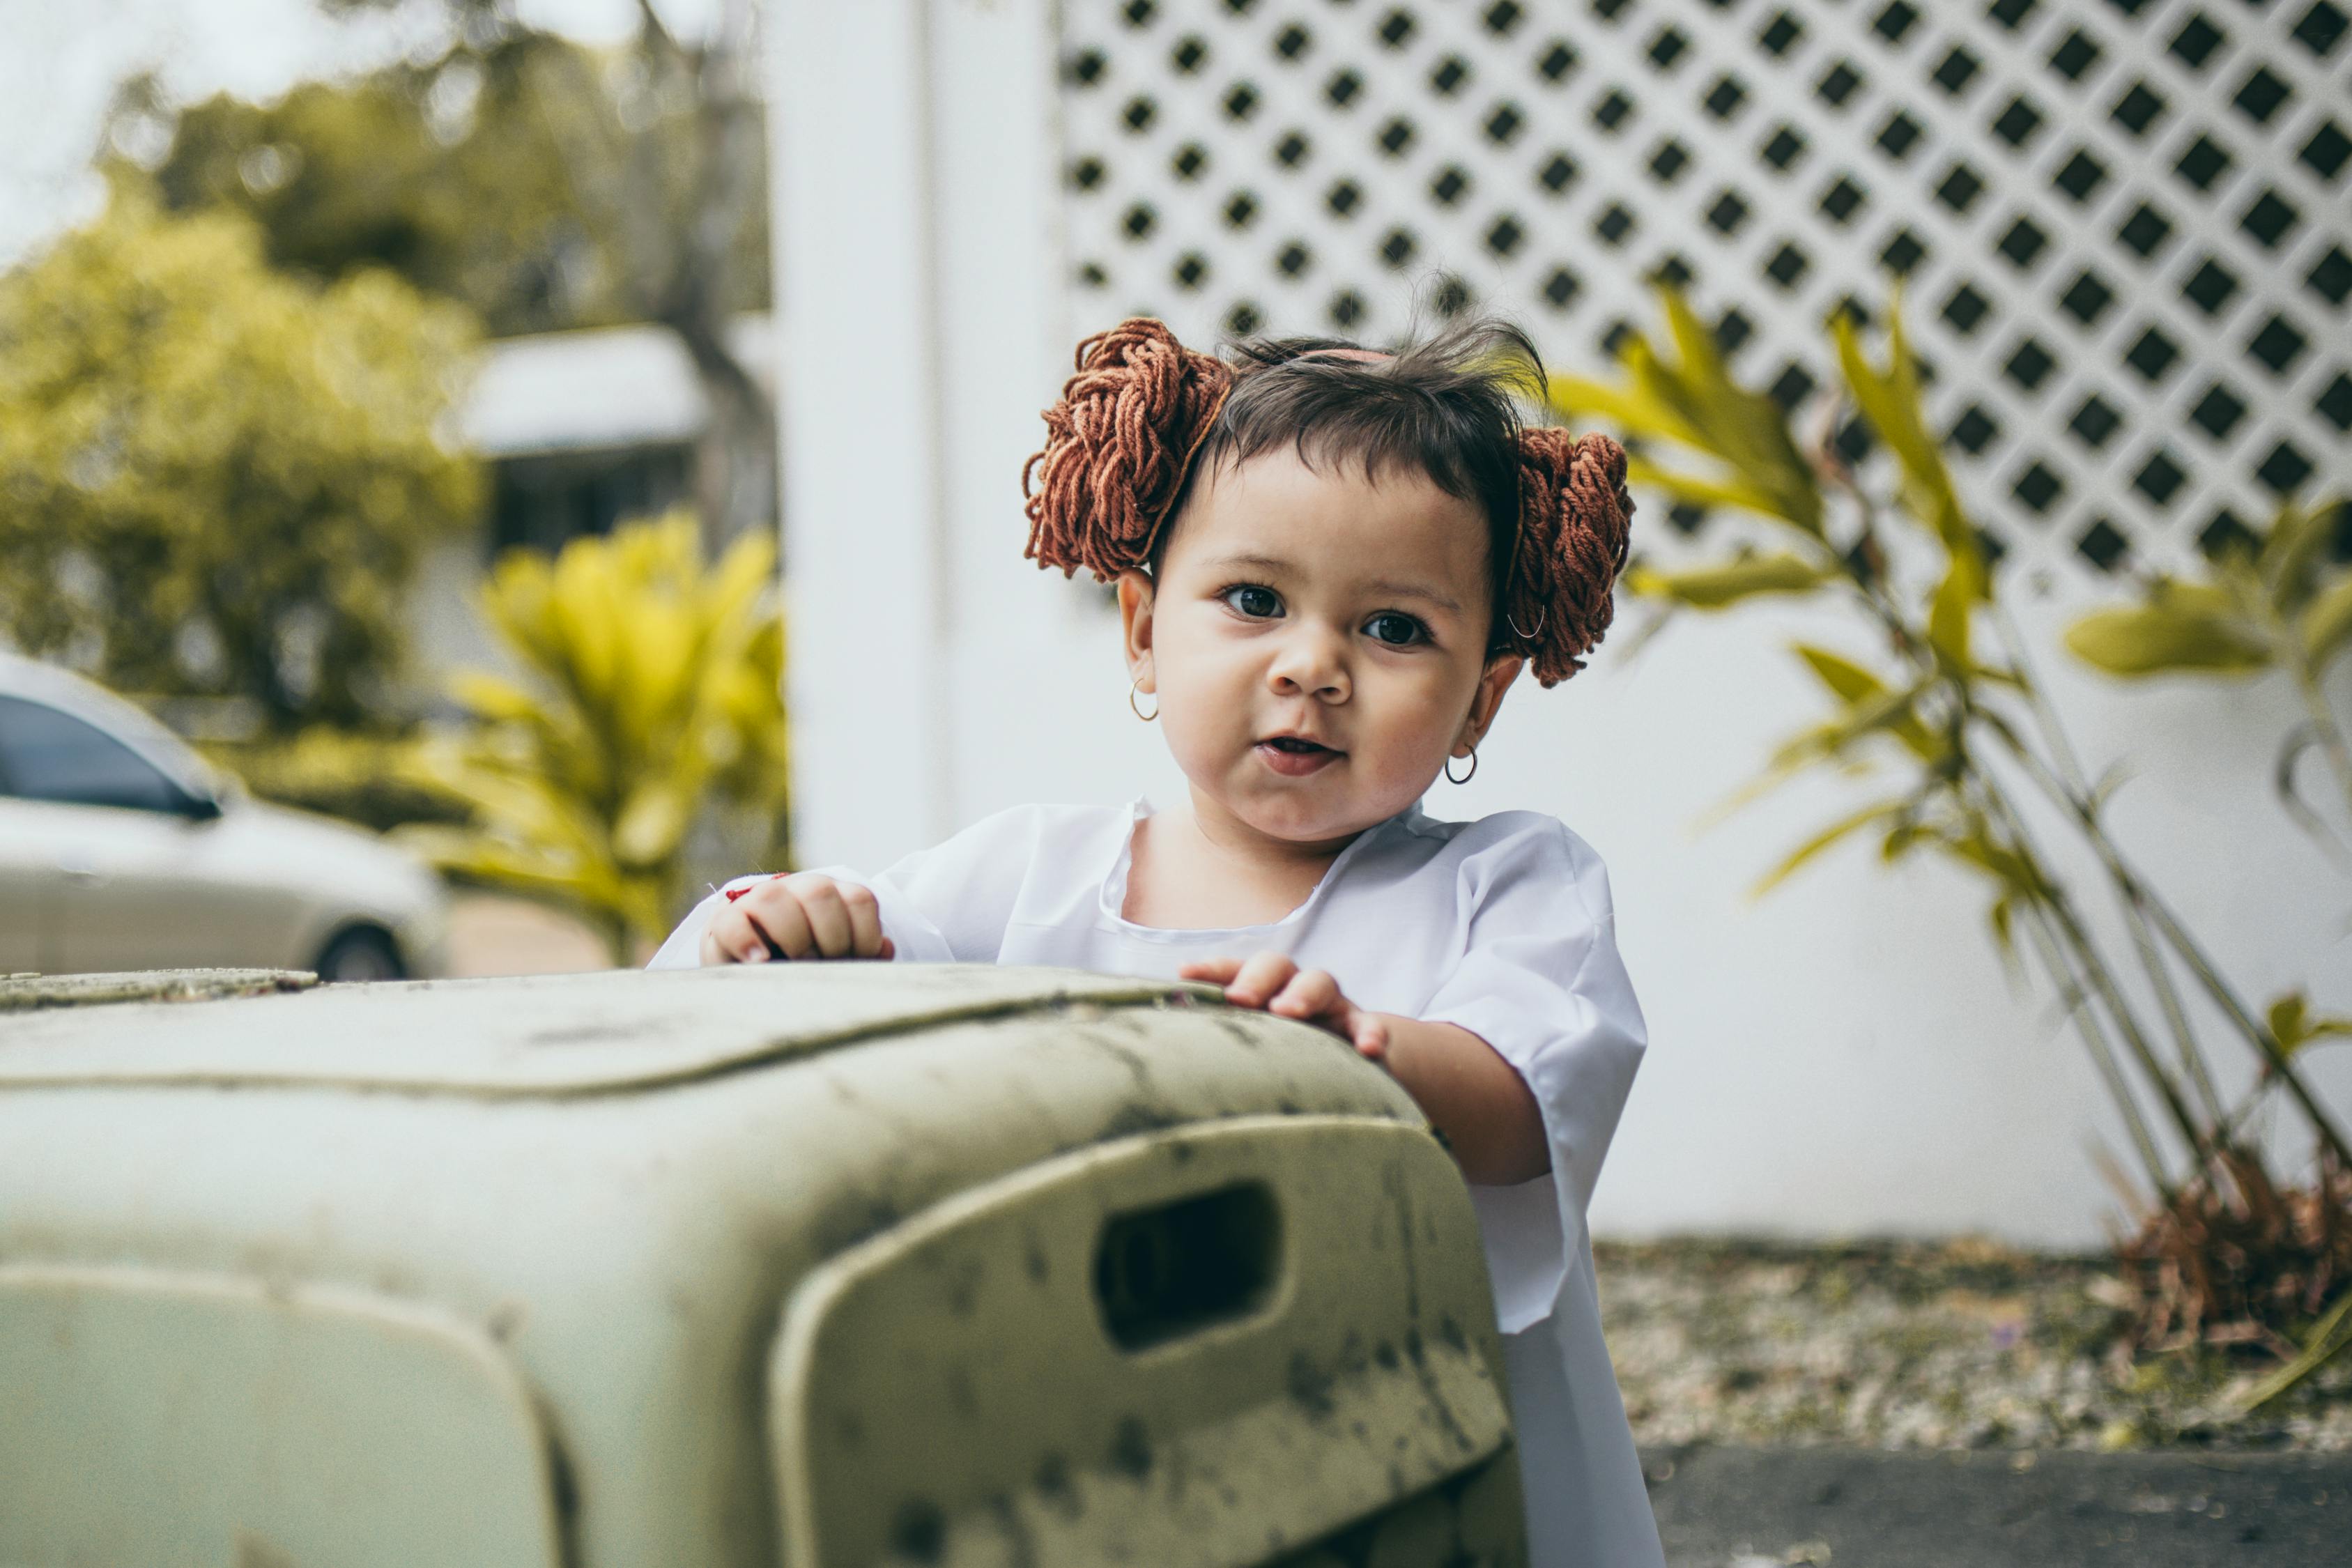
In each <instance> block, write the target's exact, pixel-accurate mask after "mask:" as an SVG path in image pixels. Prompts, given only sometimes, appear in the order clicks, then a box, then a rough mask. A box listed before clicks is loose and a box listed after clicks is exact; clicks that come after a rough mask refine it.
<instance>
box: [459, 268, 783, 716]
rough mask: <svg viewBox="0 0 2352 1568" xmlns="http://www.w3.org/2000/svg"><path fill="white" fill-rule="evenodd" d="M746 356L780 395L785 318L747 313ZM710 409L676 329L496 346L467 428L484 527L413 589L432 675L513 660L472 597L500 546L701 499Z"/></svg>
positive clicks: (470, 403) (736, 333) (473, 390)
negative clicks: (481, 491)
mask: <svg viewBox="0 0 2352 1568" xmlns="http://www.w3.org/2000/svg"><path fill="white" fill-rule="evenodd" d="M732 339H733V347H734V350H735V353H737V355H738V356H739V357H740V358H741V360H742V361H743V363H746V364H749V365H751V366H753V367H755V369H756V370H757V372H758V373H759V374H761V376H762V378H763V380H765V382H766V384H767V386H768V390H769V394H770V395H771V396H772V395H774V392H775V384H774V378H773V366H774V365H775V363H776V356H775V344H774V325H773V322H772V321H771V320H770V318H768V317H767V316H764V315H746V316H742V317H740V318H738V319H737V320H736V321H735V323H734V327H733V332H732ZM709 424H710V409H709V400H708V398H707V397H706V396H705V395H704V393H703V389H702V384H701V382H700V381H699V380H698V378H697V376H696V375H695V373H694V365H693V363H692V361H691V360H689V359H688V356H687V353H686V350H685V348H684V347H683V346H682V345H681V344H680V343H679V342H678V340H677V335H676V334H675V333H673V332H671V331H668V330H667V328H663V327H657V326H650V325H637V326H626V327H604V328H598V329H595V330H593V331H575V332H542V333H539V334H536V335H534V336H530V337H521V338H505V339H500V340H498V341H496V342H491V343H489V344H488V346H487V347H486V348H485V349H484V351H483V354H482V359H481V363H480V365H479V367H478V369H477V371H476V373H475V375H474V379H473V382H472V384H470V385H469V386H468V388H467V395H466V398H465V402H464V404H463V405H462V406H461V408H460V410H459V416H458V429H459V433H460V436H461V438H462V439H463V440H464V441H465V443H466V445H467V447H469V448H470V449H471V450H472V451H473V452H474V453H476V454H477V455H478V456H479V457H480V458H483V459H484V461H485V462H486V463H487V464H488V467H489V470H490V479H491V484H490V500H489V505H488V509H487V510H486V511H485V512H484V515H483V520H482V527H481V531H480V532H479V533H478V536H476V537H474V538H472V539H467V540H462V541H458V542H453V543H451V544H447V545H444V546H442V547H441V548H440V549H439V550H437V551H436V552H434V554H433V555H432V556H431V557H430V558H429V559H428V560H427V561H426V562H425V566H424V569H423V571H422V572H421V574H420V576H419V583H418V589H417V592H416V594H415V596H414V605H415V609H414V612H413V613H414V615H415V617H416V626H417V636H416V647H417V649H418V651H419V654H420V655H421V657H422V659H423V661H424V663H425V667H426V669H427V671H428V672H435V671H442V670H448V669H453V668H461V667H465V666H468V665H484V664H488V665H490V666H492V667H499V666H501V665H502V664H503V662H504V656H503V655H502V654H501V653H500V652H499V649H498V647H497V645H496V643H495V642H494V640H493V639H492V638H491V637H489V635H488V632H487V631H486V630H485V629H484V627H483V626H482V625H481V622H480V619H479V617H478V616H476V615H475V614H474V611H473V607H472V604H471V595H472V590H473V588H474V585H475V584H476V583H477V582H478V580H479V579H480V577H481V574H482V573H483V572H484V570H486V569H487V568H488V565H489V563H491V562H492V561H495V560H496V559H497V558H498V556H499V553H500V552H504V551H507V550H511V549H515V548H517V547H527V548H530V549H534V550H541V551H546V552H555V551H558V550H561V549H562V547H563V545H564V544H565V543H566V542H568V541H570V540H572V539H577V538H580V537H582V536H583V535H590V534H602V533H605V532H609V531H611V529H612V527H613V525H614V523H616V522H620V521H625V520H627V519H630V518H637V517H646V516H649V515H651V514H653V513H656V512H658V511H661V510H664V509H666V508H667V507H670V506H674V505H679V504H684V503H689V502H691V501H692V500H693V499H694V449H695V445H696V443H697V442H698V441H699V440H701V439H702V437H703V436H704V435H705V433H706V432H707V431H708V429H709Z"/></svg>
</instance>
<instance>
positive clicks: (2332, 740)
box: [2066, 501, 2352, 861]
mask: <svg viewBox="0 0 2352 1568" xmlns="http://www.w3.org/2000/svg"><path fill="white" fill-rule="evenodd" d="M2347 531H2352V506H2347V504H2346V503H2344V502H2341V501H2331V502H2326V503H2323V504H2320V505H2317V506H2310V507H2306V506H2301V505H2297V504H2295V503H2294V502H2289V503H2288V504H2287V505H2286V506H2284V507H2282V508H2281V509H2280V510H2279V513H2278V516H2277V517H2276V518H2275V519H2273V521H2272V523H2271V527H2270V531H2269V532H2267V533H2265V534H2263V536H2262V537H2261V538H2260V539H2259V540H2257V541H2255V542H2254V543H2253V545H2252V547H2251V548H2247V549H2232V550H2229V551H2225V552H2222V554H2221V558H2220V559H2219V560H2217V561H2215V562H2213V563H2212V564H2211V566H2210V570H2209V572H2208V574H2207V580H2206V581H2203V582H2188V583H2184V582H2179V581H2177V580H2175V579H2173V578H2169V577H2162V576H2158V577H2154V578H2151V579H2150V580H2149V581H2148V582H2147V584H2146V585H2145V587H2144V589H2143V591H2142V595H2141V598H2140V602H2139V603H2138V604H2136V605H2116V606H2114V607H2111V608H2108V609H2104V610H2095V611H2093V612H2092V613H2091V614H2089V615H2087V616H2084V617H2082V618H2081V619H2080V620H2078V621H2076V622H2075V623H2074V625H2073V626H2071V627H2069V628H2068V629H2067V632H2066V646H2067V647H2068V648H2070V649H2071V650H2073V652H2074V656H2075V657H2076V658H2080V659H2082V660H2083V661H2084V663H2086V664H2090V665H2093V666H2095V667H2096V668H2100V669H2103V670H2105V671H2106V672H2107V673H2108V674H2110V675H2115V676H2121V677H2125V678H2127V679H2144V678H2147V677H2149V676H2158V675H2204V676H2211V675H2250V674H2254V673H2257V672H2260V671H2264V670H2279V671H2284V673H2285V674H2286V675H2287V676H2289V677H2290V678H2291V679H2293V681H2294V688H2295V690H2296V692H2297V693H2298V694H2299V695H2300V696H2301V698H2302V700H2303V705H2304V712H2305V718H2304V720H2303V721H2302V722H2301V723H2299V724H2297V725H2295V726H2294V728H2293V729H2292V730H2290V731H2288V732H2287V734H2286V737H2285V739H2284V741H2282V742H2280V745H2279V752H2278V761H2277V766H2276V770H2275V773H2274V782H2275V784H2276V786H2277V789H2278V795H2279V800H2280V803H2281V804H2282V805H2284V806H2285V807H2286V808H2287V810H2288V811H2289V812H2290V813H2292V814H2293V815H2294V818H2295V820H2296V821H2297V822H2299V823H2301V824H2302V825H2303V827H2304V829H2305V831H2306V832H2308V833H2310V834H2311V835H2312V836H2313V837H2315V838H2317V839H2318V840H2319V841H2320V842H2321V843H2322V844H2324V845H2326V846H2327V847H2329V848H2331V849H2333V850H2336V852H2337V853H2338V854H2339V855H2341V856H2343V857H2344V858H2346V859H2347V861H2352V845H2347V843H2346V841H2345V832H2344V830H2343V829H2340V828H2336V827H2332V826H2329V825H2328V822H2327V819H2326V815H2325V814H2324V813H2322V812H2321V811H2320V810H2319V808H2317V807H2316V806H2315V805H2312V803H2311V802H2310V801H2309V800H2307V799H2305V796H2304V795H2303V794H2302V792H2301V791H2300V790H2299V789H2297V787H2296V784H2295V772H2296V763H2299V762H2300V761H2301V760H2302V758H2303V757H2304V756H2305V754H2307V753H2309V752H2318V753H2319V755H2320V757H2321V758H2322V759H2323V760H2324V761H2325V762H2326V764H2327V766H2328V768H2329V770H2330V771H2331V772H2332V773H2334V775H2335V778H2336V787H2337V789H2338V791H2339V792H2340V793H2341V795H2342V796H2343V800H2344V805H2345V808H2346V811H2347V816H2346V817H2345V821H2346V822H2347V824H2352V741H2347V737H2346V735H2345V732H2344V726H2343V724H2342V723H2341V722H2340V721H2338V720H2337V719H2336V710H2335V709H2334V708H2333V707H2332V706H2330V705H2329V702H2328V700H2327V690H2326V680H2327V672H2328V669H2329V668H2330V666H2332V665H2333V664H2335V662H2336V660H2337V659H2339V658H2343V657H2344V655H2345V654H2346V653H2347V651H2352V561H2347V559H2346V555H2347V552H2345V551H2343V550H2341V549H2339V548H2337V546H2338V545H2339V544H2340V543H2342V542H2345V541H2346V540H2347Z"/></svg>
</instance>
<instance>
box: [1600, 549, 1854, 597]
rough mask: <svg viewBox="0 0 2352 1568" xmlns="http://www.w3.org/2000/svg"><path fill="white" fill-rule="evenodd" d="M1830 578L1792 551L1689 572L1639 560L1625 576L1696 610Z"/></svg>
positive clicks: (1630, 583) (1631, 584)
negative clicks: (1651, 564) (1660, 567)
mask: <svg viewBox="0 0 2352 1568" xmlns="http://www.w3.org/2000/svg"><path fill="white" fill-rule="evenodd" d="M1828 580H1829V574H1828V572H1827V571H1825V570H1824V569H1823V568H1822V567H1819V566H1816V565H1814V564H1813V563H1811V562H1808V561H1805V560H1803V559H1801V558H1800V557H1798V556H1795V555H1790V554H1787V553H1774V554H1770V555H1751V556H1748V557H1746V558H1745V559H1742V560H1736V561H1727V562H1725V563H1722V564H1720V565H1716V566H1700V567H1694V568H1692V569H1690V570H1688V571H1684V572H1660V571H1658V570H1656V569H1654V568H1653V567H1650V566H1647V565H1636V566H1633V567H1631V568H1629V569H1628V570H1627V571H1626V573H1625V579H1624V581H1625V586H1626V587H1627V588H1628V589H1629V590H1631V591H1632V592H1633V593H1635V594H1639V595H1643V597H1645V598H1654V599H1672V600H1674V601H1675V603H1677V604H1681V605H1689V606H1690V607H1691V608H1693V609H1695V610H1719V609H1722V608H1723V607H1724V606H1726V605H1736V604H1738V602H1739V601H1740V600H1742V599H1752V598H1754V597H1756V596H1757V595H1759V594H1803V593H1810V592H1811V591H1812V590H1813V589H1815V588H1818V587H1820V586H1821V585H1822V584H1823V583H1825V582H1827V581H1828Z"/></svg>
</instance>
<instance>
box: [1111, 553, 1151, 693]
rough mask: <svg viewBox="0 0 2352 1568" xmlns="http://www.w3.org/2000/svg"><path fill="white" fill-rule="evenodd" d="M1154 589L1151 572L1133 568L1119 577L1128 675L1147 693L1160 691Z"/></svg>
mask: <svg viewBox="0 0 2352 1568" xmlns="http://www.w3.org/2000/svg"><path fill="white" fill-rule="evenodd" d="M1151 586H1152V584H1151V576H1150V574H1149V573H1147V572H1139V571H1138V570H1136V569H1135V568H1133V567H1129V569H1128V570H1126V571H1124V572H1122V573H1120V574H1118V628H1119V636H1120V640H1121V642H1122V644H1123V645H1124V646H1125V647H1126V649H1127V668H1128V673H1129V674H1130V675H1132V676H1134V677H1135V679H1136V683H1137V684H1138V685H1139V686H1140V687H1141V688H1142V689H1144V690H1146V691H1151V690H1155V689H1157V688H1156V686H1155V684H1154V681H1153V679H1152V673H1151V611H1152V604H1153V599H1152V592H1151Z"/></svg>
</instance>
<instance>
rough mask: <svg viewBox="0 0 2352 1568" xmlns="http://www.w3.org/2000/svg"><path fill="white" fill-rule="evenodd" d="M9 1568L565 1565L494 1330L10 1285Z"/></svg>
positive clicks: (95, 1280) (190, 1294) (143, 1281)
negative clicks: (70, 1566)
mask: <svg viewBox="0 0 2352 1568" xmlns="http://www.w3.org/2000/svg"><path fill="white" fill-rule="evenodd" d="M0 1389H5V1390H6V1394H7V1398H6V1402H5V1403H6V1411H7V1414H6V1417H5V1419H0V1476H5V1478H7V1479H6V1480H5V1483H0V1498H5V1507H0V1563H149V1564H163V1563H173V1564H178V1563H187V1564H210V1563H237V1564H240V1565H241V1568H266V1565H269V1564H276V1563H288V1564H293V1563H340V1564H345V1565H347V1568H414V1565H415V1564H417V1563H435V1564H438V1565H441V1568H476V1565H478V1568H530V1565H535V1564H546V1565H549V1568H552V1565H553V1564H554V1563H556V1562H557V1553H556V1535H555V1518H554V1511H553V1508H552V1499H553V1495H554V1494H553V1489H551V1486H550V1484H549V1476H548V1474H547V1464H546V1457H547V1456H546V1446H545V1443H544V1440H543V1438H542V1436H541V1432H540V1429H539V1425H538V1422H537V1420H536V1419H535V1418H534V1416H533V1415H532V1414H531V1410H530V1399H529V1396H528V1394H527V1393H526V1392H525V1390H524V1388H523V1386H522V1384H521V1381H520V1378H519V1377H517V1375H516V1373H515V1369H514V1367H513V1365H512V1363H509V1362H508V1361H507V1360H506V1358H505V1357H503V1356H501V1355H500V1354H499V1352H498V1351H497V1349H496V1347H495V1346H493V1345H492V1344H491V1343H490V1342H489V1341H488V1339H487V1338H486V1337H485V1336H484V1335H482V1334H481V1333H480V1331H478V1330H474V1329H471V1328H468V1327H467V1326H466V1325H464V1324H461V1323H457V1322H452V1321H445V1320H442V1319H440V1318H438V1317H436V1315H434V1314H432V1313H430V1312H427V1311H422V1310H417V1309H416V1308H415V1307H407V1306H398V1305H394V1304H393V1303H390V1302H387V1301H384V1300H382V1299H380V1298H372V1297H368V1296H362V1295H359V1294H356V1293H353V1292H350V1291H341V1290H309V1289H301V1290H283V1289H280V1290H272V1289H268V1288H266V1287H264V1286H262V1285H260V1284H259V1283H257V1282H256V1281H253V1280H250V1279H239V1278H236V1277H233V1276H230V1277H224V1276H217V1275H211V1276H206V1275H186V1274H164V1273H158V1272H154V1271H150V1270H137V1269H121V1268H40V1267H31V1268H20V1267H8V1266H5V1265H0Z"/></svg>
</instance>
